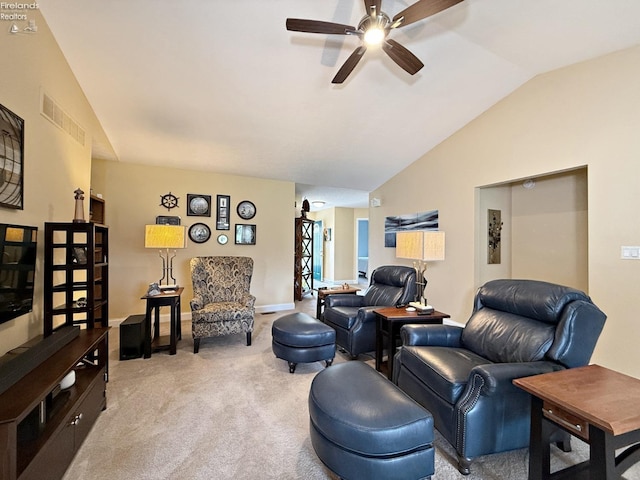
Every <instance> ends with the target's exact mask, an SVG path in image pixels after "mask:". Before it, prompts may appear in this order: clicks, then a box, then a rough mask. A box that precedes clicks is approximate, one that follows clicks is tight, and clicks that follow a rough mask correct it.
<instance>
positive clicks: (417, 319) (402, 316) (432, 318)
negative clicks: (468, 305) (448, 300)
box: [374, 307, 451, 380]
mask: <svg viewBox="0 0 640 480" xmlns="http://www.w3.org/2000/svg"><path fill="white" fill-rule="evenodd" d="M374 312H375V314H376V370H378V371H379V372H381V371H382V369H383V362H382V351H383V349H384V348H383V347H384V345H383V344H384V339H383V337H386V338H387V339H388V340H387V345H388V354H387V358H388V360H387V369H388V371H387V378H388V379H389V380H391V376H392V375H393V357H394V355H395V352H396V348H397V346H398V344H399V340H400V327H402V326H403V325H407V324H409V323H418V324H438V323H439V324H441V323H442V320H444V319H445V318H450V317H451V316H450V315H449V314H448V313H442V312H438V311H437V310H434V311H433V313H430V314H429V315H419V314H418V313H417V312H407V311H406V310H405V309H404V308H396V307H382V308H378V309H376V310H374Z"/></svg>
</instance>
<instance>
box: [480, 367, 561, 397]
mask: <svg viewBox="0 0 640 480" xmlns="http://www.w3.org/2000/svg"><path fill="white" fill-rule="evenodd" d="M557 370H564V367H563V366H562V365H560V364H558V363H555V362H544V361H542V362H522V363H487V364H485V365H478V366H477V367H474V368H473V369H472V370H471V374H470V375H469V379H470V380H469V384H472V383H475V382H473V381H472V379H473V378H474V377H479V379H482V382H481V383H482V390H481V395H484V396H490V395H496V394H498V393H500V392H501V391H504V390H505V389H509V390H510V389H513V388H518V387H515V385H513V380H515V379H516V378H521V377H530V376H532V375H539V374H541V373H549V372H555V371H557Z"/></svg>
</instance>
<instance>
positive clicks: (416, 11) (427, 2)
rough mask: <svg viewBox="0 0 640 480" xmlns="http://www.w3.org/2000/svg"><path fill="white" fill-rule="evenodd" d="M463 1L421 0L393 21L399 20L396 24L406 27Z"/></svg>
mask: <svg viewBox="0 0 640 480" xmlns="http://www.w3.org/2000/svg"><path fill="white" fill-rule="evenodd" d="M461 1H462V0H419V1H417V2H416V3H414V4H413V5H411V6H410V7H407V8H405V9H404V10H402V11H401V12H400V13H398V14H397V15H396V16H395V17H393V23H394V24H395V23H396V22H399V24H398V25H395V26H396V27H404V26H406V25H409V24H411V23H413V22H417V21H419V20H422V19H423V18H427V17H430V16H431V15H435V14H436V13H438V12H441V11H442V10H446V9H447V8H449V7H453V6H454V5H455V4H456V3H460V2H461ZM403 17H404V18H403Z"/></svg>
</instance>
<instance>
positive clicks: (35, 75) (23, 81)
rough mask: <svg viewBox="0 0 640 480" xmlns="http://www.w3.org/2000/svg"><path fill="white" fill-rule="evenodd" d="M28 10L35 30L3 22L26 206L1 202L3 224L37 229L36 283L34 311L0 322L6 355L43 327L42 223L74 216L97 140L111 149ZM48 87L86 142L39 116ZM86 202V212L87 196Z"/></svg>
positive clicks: (3, 99)
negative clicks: (21, 141)
mask: <svg viewBox="0 0 640 480" xmlns="http://www.w3.org/2000/svg"><path fill="white" fill-rule="evenodd" d="M29 16H30V17H32V18H34V19H35V20H36V24H37V25H38V32H37V33H36V34H31V35H26V34H25V35H9V34H8V33H7V30H8V28H9V22H2V23H3V27H4V26H6V30H5V31H3V33H2V34H0V50H1V51H2V53H3V57H2V63H3V68H2V74H1V75H0V104H2V105H4V106H5V107H7V108H8V109H9V110H11V111H12V112H14V113H15V114H16V115H18V116H20V117H21V118H22V119H23V120H24V122H25V127H24V137H25V145H24V157H25V158H24V209H23V210H11V209H5V208H0V222H2V223H15V224H20V225H32V226H37V227H38V229H39V230H38V263H37V267H36V277H35V281H36V289H35V295H34V309H33V312H32V313H31V314H27V315H23V316H22V317H19V318H17V319H15V320H11V321H9V322H7V323H3V324H2V325H0V355H1V354H3V353H5V352H6V351H7V350H10V349H11V348H14V347H16V346H18V345H20V344H22V343H24V342H25V341H27V340H28V339H30V338H32V337H34V336H36V335H38V334H41V333H42V317H43V310H42V309H43V294H42V281H43V264H42V260H43V243H44V231H43V229H44V222H48V221H56V222H65V221H71V220H73V216H74V194H73V192H74V190H75V189H76V188H78V187H80V188H81V189H82V190H84V191H85V192H87V193H88V192H89V189H90V177H91V149H92V142H97V143H100V144H101V148H102V149H103V150H104V151H107V152H110V153H111V154H113V150H112V149H111V147H110V146H109V145H108V142H107V141H106V136H105V134H104V132H103V131H102V128H101V127H100V124H99V122H98V120H97V118H96V117H95V115H94V113H93V110H92V109H91V107H90V105H89V104H88V102H87V100H86V99H85V97H84V94H83V93H82V91H81V89H80V87H79V86H78V83H77V82H76V79H75V77H74V76H73V74H72V72H71V70H70V69H69V67H68V65H67V63H66V60H65V59H64V57H63V55H62V53H61V52H60V50H59V49H58V46H57V43H56V42H55V40H54V39H53V37H52V36H51V32H50V31H49V29H48V28H47V25H46V23H45V22H44V19H43V18H42V17H41V16H40V12H39V11H37V10H32V11H30V12H29ZM4 24H6V25H4ZM42 91H44V92H46V93H47V94H48V95H49V96H51V97H52V98H54V99H55V100H56V102H57V103H58V104H59V105H60V106H61V107H62V108H63V110H64V111H65V112H66V113H67V114H68V115H69V116H71V117H72V118H73V119H74V120H75V121H76V122H77V123H78V124H79V125H80V126H82V127H83V128H84V130H85V131H86V134H87V135H86V140H85V145H84V146H82V145H80V144H79V143H77V142H76V140H74V139H73V138H72V137H71V136H69V135H68V134H67V133H66V132H65V131H63V130H62V129H60V128H58V127H57V126H56V125H54V124H53V123H51V122H50V121H49V120H47V119H46V118H45V117H43V116H42V115H40V95H41V92H42ZM84 207H85V218H88V212H89V205H88V202H87V201H85V204H84Z"/></svg>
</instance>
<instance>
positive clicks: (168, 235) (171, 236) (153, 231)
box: [144, 225, 186, 289]
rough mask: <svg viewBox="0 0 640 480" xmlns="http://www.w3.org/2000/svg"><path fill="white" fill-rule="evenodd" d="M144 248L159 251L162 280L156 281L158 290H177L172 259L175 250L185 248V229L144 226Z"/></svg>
mask: <svg viewBox="0 0 640 480" xmlns="http://www.w3.org/2000/svg"><path fill="white" fill-rule="evenodd" d="M144 246H145V248H157V249H158V250H159V255H160V258H161V259H162V278H161V279H160V280H159V281H158V284H159V285H160V288H161V289H172V288H178V284H177V282H176V279H175V278H174V277H173V259H174V258H175V256H176V250H177V249H179V248H185V247H186V234H185V227H183V226H181V225H146V226H145V232H144ZM170 250H173V252H170ZM163 283H164V284H163Z"/></svg>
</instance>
